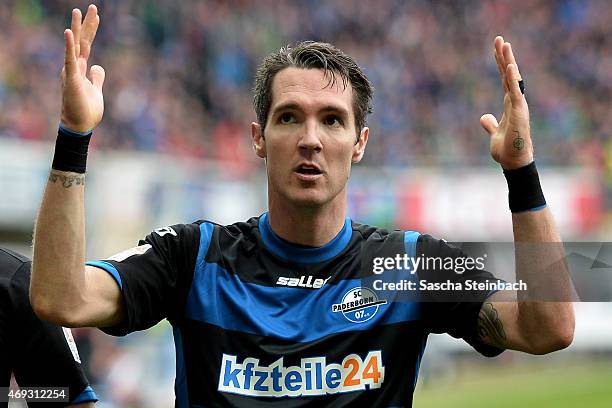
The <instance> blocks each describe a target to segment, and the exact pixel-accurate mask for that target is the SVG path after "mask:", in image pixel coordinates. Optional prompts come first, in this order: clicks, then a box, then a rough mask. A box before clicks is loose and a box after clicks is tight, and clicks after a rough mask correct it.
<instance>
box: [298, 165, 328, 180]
mask: <svg viewBox="0 0 612 408" xmlns="http://www.w3.org/2000/svg"><path fill="white" fill-rule="evenodd" d="M295 173H296V174H297V176H298V178H299V179H300V180H304V181H314V180H316V179H317V178H319V177H320V176H321V174H323V172H322V171H321V169H320V168H319V167H318V166H316V165H314V164H301V165H299V166H298V167H296V168H295Z"/></svg>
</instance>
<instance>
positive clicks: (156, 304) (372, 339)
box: [89, 214, 501, 407]
mask: <svg viewBox="0 0 612 408" xmlns="http://www.w3.org/2000/svg"><path fill="white" fill-rule="evenodd" d="M403 255H408V256H410V257H415V256H419V255H421V256H422V255H431V256H443V257H451V258H453V257H454V258H456V257H460V256H462V254H461V251H459V250H457V249H455V248H452V247H450V246H449V245H447V244H446V243H445V242H443V241H439V240H436V239H433V238H431V237H430V236H426V235H420V234H419V233H417V232H412V231H408V232H405V231H387V230H383V229H379V228H375V227H371V226H367V225H361V224H357V223H354V222H352V221H351V220H350V219H348V218H347V219H346V221H345V224H344V227H343V228H342V230H341V231H340V233H339V234H338V235H337V236H336V237H335V238H334V239H333V240H332V241H331V242H329V243H328V244H326V245H324V246H322V247H317V248H312V247H305V246H300V245H294V244H291V243H289V242H287V241H285V240H283V239H281V238H280V237H278V236H277V235H276V234H275V233H274V232H273V231H272V229H271V228H270V225H269V223H268V218H267V214H264V215H262V216H260V217H256V218H252V219H250V220H248V221H247V222H240V223H236V224H232V225H227V226H222V225H217V224H214V223H210V222H206V221H198V222H195V223H193V224H182V225H174V226H171V227H165V228H160V229H158V230H155V231H154V232H153V233H151V234H150V235H148V236H147V237H146V238H145V239H144V240H142V241H141V242H140V243H139V246H138V247H136V248H132V249H129V250H127V251H124V252H122V253H119V254H117V255H115V256H113V257H111V258H110V259H107V260H105V261H95V262H89V264H90V265H93V266H97V267H100V268H103V269H105V270H106V271H108V272H109V273H110V274H112V275H113V277H114V278H115V280H116V281H117V283H118V285H119V286H120V287H121V291H122V293H123V299H124V302H125V319H124V321H123V322H122V323H121V324H120V325H118V326H116V327H110V328H104V329H103V330H104V331H105V332H107V333H110V334H114V335H125V334H127V333H130V332H132V331H135V330H143V329H146V328H148V327H151V326H153V325H154V324H156V323H157V322H159V321H160V320H161V319H164V318H166V319H168V320H169V321H170V323H171V324H172V326H173V330H174V340H175V345H176V357H177V367H176V384H175V390H176V398H177V402H176V405H177V406H178V407H227V406H230V407H259V406H261V407H305V406H317V407H319V406H333V407H345V406H346V407H348V406H367V407H410V406H411V405H412V394H413V391H414V388H415V385H416V379H417V375H418V371H419V363H420V361H421V356H422V354H423V351H424V349H425V344H426V341H427V336H428V334H429V333H442V332H447V333H449V334H451V335H452V336H454V337H457V338H463V339H465V340H466V341H468V342H469V343H470V344H471V345H472V346H474V347H475V348H476V349H477V350H478V351H480V352H481V353H483V354H485V355H488V356H493V355H497V354H499V353H500V352H501V350H498V349H494V348H491V347H489V346H486V345H484V344H482V343H480V342H479V341H478V339H477V335H476V331H477V317H478V313H479V310H480V307H481V304H482V302H483V301H484V299H485V298H486V297H487V296H488V295H489V293H487V292H486V291H481V292H477V293H472V294H471V297H470V301H469V302H467V301H466V302H462V301H443V302H439V301H438V302H436V301H432V299H429V300H425V299H424V298H419V297H414V296H409V297H407V298H403V297H402V296H398V295H397V293H398V292H397V291H393V290H391V291H390V290H385V291H379V290H376V288H375V287H376V286H377V285H375V284H373V282H374V280H375V279H378V278H379V277H380V278H381V279H383V277H384V276H385V273H387V272H384V273H382V274H379V273H378V271H377V273H375V272H374V269H373V263H374V262H375V261H374V259H388V258H397V257H398V256H400V257H401V256H403ZM397 272H398V271H389V273H391V274H392V273H397ZM405 272H406V274H407V276H411V277H412V278H411V279H413V280H414V279H417V280H418V279H423V276H420V275H419V274H420V273H421V272H419V271H416V273H415V271H405ZM411 272H412V273H411ZM421 275H422V274H421ZM452 275H453V279H470V280H473V281H485V280H487V279H490V278H492V275H491V274H490V273H488V272H486V271H480V270H470V271H466V272H465V273H462V274H452ZM429 279H433V277H432V276H430V277H429ZM444 279H446V278H444ZM378 284H380V282H379V283H378Z"/></svg>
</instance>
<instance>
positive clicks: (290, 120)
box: [278, 112, 295, 125]
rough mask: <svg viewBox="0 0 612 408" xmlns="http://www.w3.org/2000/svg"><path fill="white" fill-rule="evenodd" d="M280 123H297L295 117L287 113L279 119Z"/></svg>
mask: <svg viewBox="0 0 612 408" xmlns="http://www.w3.org/2000/svg"><path fill="white" fill-rule="evenodd" d="M278 122H279V123H280V124H282V125H288V124H291V123H295V116H294V115H293V114H292V113H289V112H285V113H283V114H282V115H280V116H279V117H278Z"/></svg>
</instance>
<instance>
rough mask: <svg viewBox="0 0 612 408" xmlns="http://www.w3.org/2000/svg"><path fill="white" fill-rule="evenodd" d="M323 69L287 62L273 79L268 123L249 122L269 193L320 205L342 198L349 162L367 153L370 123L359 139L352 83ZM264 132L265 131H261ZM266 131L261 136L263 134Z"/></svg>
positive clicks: (305, 204) (306, 204)
mask: <svg viewBox="0 0 612 408" xmlns="http://www.w3.org/2000/svg"><path fill="white" fill-rule="evenodd" d="M329 82H330V81H329V77H326V76H325V75H324V73H323V70H320V69H300V68H295V67H289V68H285V69H283V70H282V71H280V72H278V73H277V74H276V75H275V77H274V79H273V81H272V105H271V107H270V112H269V114H268V120H267V123H266V127H265V129H263V132H262V129H261V126H259V124H257V123H253V124H252V126H251V130H252V135H253V143H254V147H255V151H256V153H257V155H258V156H260V157H262V158H265V159H266V167H267V171H268V193H269V195H270V199H272V200H275V199H278V200H288V201H289V202H290V203H291V204H293V205H297V206H300V207H311V208H316V207H320V206H323V205H325V204H328V203H329V202H331V201H333V200H334V199H338V200H343V199H344V194H341V193H344V191H345V188H346V183H347V181H348V177H349V173H350V169H351V163H352V162H353V163H356V162H358V161H360V160H361V158H362V157H363V152H364V149H365V146H366V143H367V139H368V129H367V128H364V129H362V130H361V132H360V137H359V141H358V142H357V143H355V142H356V140H357V131H356V129H355V117H354V112H353V89H352V87H351V85H350V84H348V85H347V87H346V88H344V87H343V84H342V78H341V77H340V76H336V81H335V83H334V85H333V86H328V85H329ZM262 133H263V134H262ZM262 136H263V137H262Z"/></svg>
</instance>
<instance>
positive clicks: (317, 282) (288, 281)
mask: <svg viewBox="0 0 612 408" xmlns="http://www.w3.org/2000/svg"><path fill="white" fill-rule="evenodd" d="M330 279H331V276H330V277H329V278H327V279H320V278H319V279H313V278H312V275H308V276H305V275H302V276H300V277H299V278H289V277H286V276H279V277H278V280H277V281H276V284H277V285H279V286H295V287H298V288H313V289H319V288H322V287H323V285H325V284H326V283H327V281H328V280H330Z"/></svg>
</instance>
